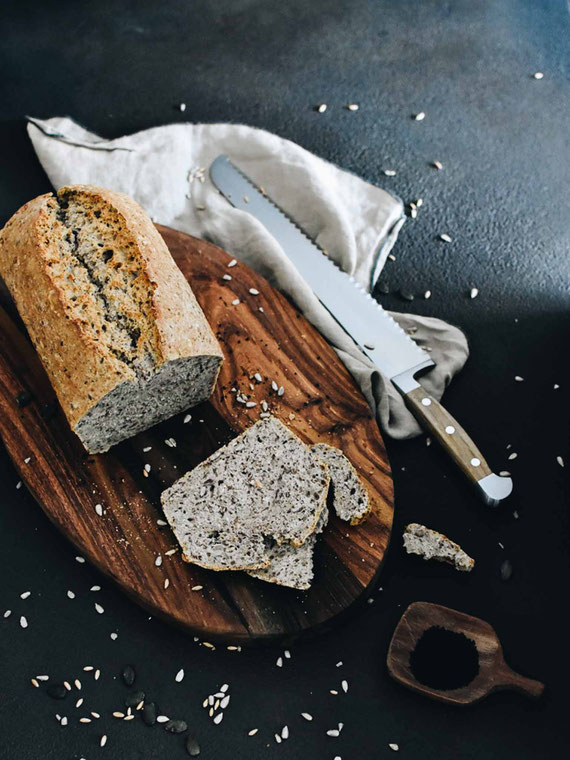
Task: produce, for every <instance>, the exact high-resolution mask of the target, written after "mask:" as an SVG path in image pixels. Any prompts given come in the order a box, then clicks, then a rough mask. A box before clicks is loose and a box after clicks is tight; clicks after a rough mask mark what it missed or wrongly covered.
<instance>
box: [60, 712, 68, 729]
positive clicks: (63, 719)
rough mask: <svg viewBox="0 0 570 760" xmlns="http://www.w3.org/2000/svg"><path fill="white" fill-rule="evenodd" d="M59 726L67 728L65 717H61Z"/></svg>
mask: <svg viewBox="0 0 570 760" xmlns="http://www.w3.org/2000/svg"><path fill="white" fill-rule="evenodd" d="M60 725H62V726H67V718H66V717H65V715H64V716H63V718H62V719H61V721H60Z"/></svg>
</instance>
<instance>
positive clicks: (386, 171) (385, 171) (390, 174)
mask: <svg viewBox="0 0 570 760" xmlns="http://www.w3.org/2000/svg"><path fill="white" fill-rule="evenodd" d="M382 174H384V175H385V176H386V177H395V176H396V174H397V172H396V170H395V169H383V170H382Z"/></svg>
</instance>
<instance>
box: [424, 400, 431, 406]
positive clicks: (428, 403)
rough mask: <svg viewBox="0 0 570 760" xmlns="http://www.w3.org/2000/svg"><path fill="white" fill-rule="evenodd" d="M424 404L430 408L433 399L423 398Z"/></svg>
mask: <svg viewBox="0 0 570 760" xmlns="http://www.w3.org/2000/svg"><path fill="white" fill-rule="evenodd" d="M422 404H423V405H424V406H430V405H431V398H423V399H422Z"/></svg>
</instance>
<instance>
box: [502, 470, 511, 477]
mask: <svg viewBox="0 0 570 760" xmlns="http://www.w3.org/2000/svg"><path fill="white" fill-rule="evenodd" d="M499 475H500V476H501V477H502V478H508V477H510V475H511V473H510V472H509V471H508V470H501V471H500V472H499Z"/></svg>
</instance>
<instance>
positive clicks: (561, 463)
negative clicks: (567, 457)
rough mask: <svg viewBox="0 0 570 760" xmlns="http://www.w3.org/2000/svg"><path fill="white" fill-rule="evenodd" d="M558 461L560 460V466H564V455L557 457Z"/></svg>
mask: <svg viewBox="0 0 570 760" xmlns="http://www.w3.org/2000/svg"><path fill="white" fill-rule="evenodd" d="M556 461H557V462H558V464H559V465H560V467H564V460H563V459H562V457H556Z"/></svg>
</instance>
